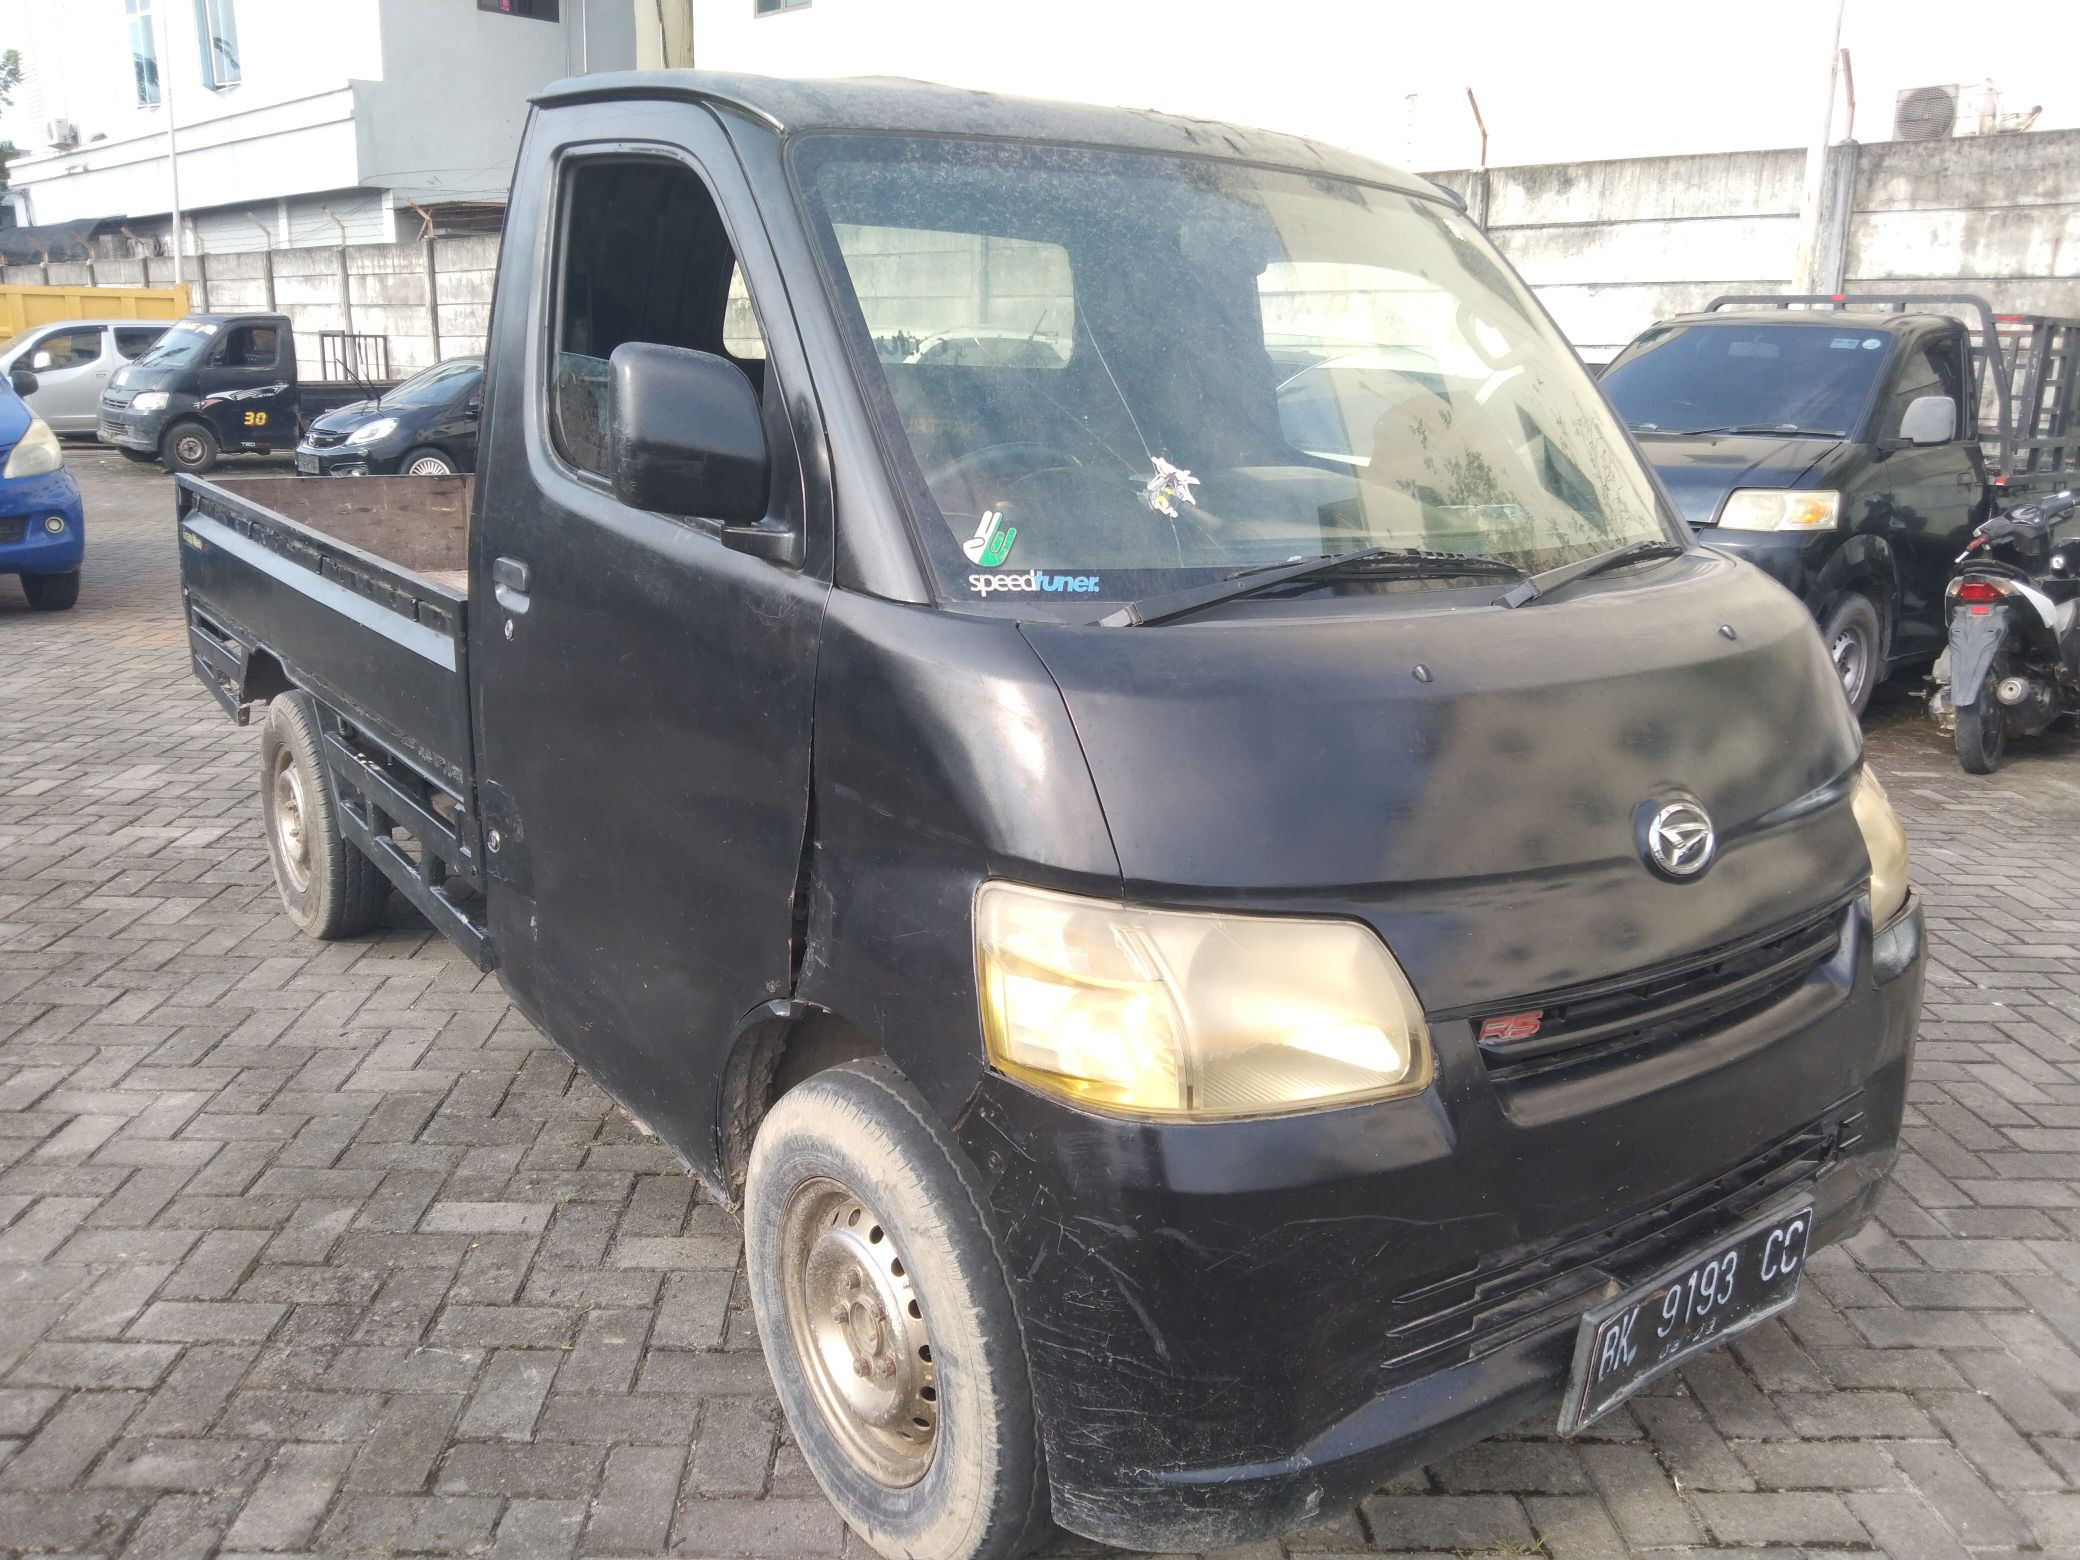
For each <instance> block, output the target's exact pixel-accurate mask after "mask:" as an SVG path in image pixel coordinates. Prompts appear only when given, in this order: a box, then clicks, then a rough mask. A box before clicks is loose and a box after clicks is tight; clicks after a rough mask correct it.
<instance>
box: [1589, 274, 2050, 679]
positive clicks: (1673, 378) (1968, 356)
mask: <svg viewBox="0 0 2080 1560" xmlns="http://www.w3.org/2000/svg"><path fill="white" fill-rule="evenodd" d="M2076 348H2080V320H2069V319H2059V318H2053V317H2049V316H2042V315H1997V314H1995V313H1994V312H1993V308H1992V305H1990V304H1989V303H1987V301H1986V300H1985V299H1983V298H1979V297H1975V296H1972V295H1969V294H1951V293H1939V294H1913V293H1909V294H1890V293H1873V294H1860V295H1852V294H1835V295H1831V296H1827V297H1806V296H1777V295H1774V294H1770V295H1757V296H1734V297H1725V298H1718V299H1714V300H1713V301H1712V303H1711V305H1710V307H1709V308H1708V309H1706V311H1705V312H1703V313H1701V314H1685V315H1680V316H1677V317H1676V318H1674V319H1669V320H1664V321H1662V322H1661V323H1660V324H1657V325H1655V326H1653V327H1652V328H1651V329H1649V330H1647V331H1646V332H1644V333H1643V334H1642V335H1641V336H1640V337H1639V338H1638V339H1637V340H1635V341H1634V342H1632V344H1631V345H1630V346H1628V347H1626V349H1625V350H1624V351H1623V352H1622V353H1620V354H1619V355H1618V356H1617V357H1616V358H1614V359H1612V361H1611V364H1610V366H1609V367H1608V368H1606V369H1605V370H1604V371H1603V388H1604V392H1605V394H1607V395H1608V396H1609V397H1610V398H1611V403H1612V404H1613V405H1614V406H1615V407H1616V408H1617V409H1618V413H1619V415H1620V416H1622V417H1623V418H1624V419H1625V421H1626V422H1627V423H1628V424H1630V425H1631V427H1632V430H1633V433H1634V436H1635V437H1637V439H1638V440H1639V444H1640V449H1641V452H1642V453H1643V454H1644V455H1645V456H1646V458H1647V462H1648V464H1650V465H1651V466H1653V468H1654V470H1655V472H1656V473H1657V474H1658V475H1659V476H1660V478H1661V480H1662V482H1663V484H1664V485H1665V486H1666V487H1667V489H1668V491H1669V494H1670V496H1671V497H1673V498H1674V500H1675V502H1676V504H1677V507H1679V508H1680V509H1681V510H1682V512H1683V517H1684V518H1685V519H1686V520H1688V521H1689V522H1690V524H1691V525H1693V526H1698V527H1702V528H1705V529H1704V530H1703V536H1704V539H1705V540H1706V541H1707V542H1709V543H1710V544H1711V545H1712V546H1714V547H1717V548H1720V549H1722V550H1724V551H1728V552H1732V553H1735V554H1737V555H1738V556H1740V557H1742V558H1745V559H1747V560H1748V561H1749V562H1751V563H1754V564H1756V565H1757V566H1759V567H1760V568H1762V569H1764V570H1765V571H1767V572H1768V573H1769V574H1770V575H1772V576H1773V577H1774V578H1776V579H1777V580H1778V581H1779V582H1781V583H1782V584H1783V585H1785V586H1786V587H1787V588H1788V589H1790V590H1791V591H1793V592H1794V593H1795V594H1796V595H1797V596H1798V597H1799V599H1800V600H1802V601H1803V602H1805V604H1806V606H1807V607H1808V608H1809V609H1810V610H1811V611H1812V613H1813V616H1814V618H1815V619H1816V620H1817V621H1818V622H1819V624H1820V632H1821V637H1822V638H1823V639H1824V640H1825V641H1826V642H1827V646H1828V652H1829V654H1830V655H1831V656H1832V657H1833V659H1834V663H1835V669H1836V671H1837V673H1838V674H1839V676H1840V677H1841V681H1842V691H1843V692H1844V693H1845V694H1846V695H1847V696H1848V699H1849V706H1850V708H1851V709H1853V710H1854V711H1855V712H1856V713H1857V714H1859V715H1861V714H1862V713H1863V709H1864V705H1865V704H1866V703H1867V702H1868V701H1869V699H1870V695H1871V690H1872V688H1874V687H1875V686H1876V685H1877V684H1878V683H1879V682H1880V681H1882V680H1883V679H1884V678H1885V677H1887V676H1889V675H1890V674H1891V673H1893V672H1895V671H1898V670H1901V669H1902V668H1907V667H1913V666H1921V665H1925V664H1927V663H1928V662H1930V661H1932V660H1934V659H1935V657H1936V656H1937V655H1938V654H1940V653H1941V651H1942V649H1943V644H1944V632H1945V627H1944V619H1943V587H1944V584H1945V582H1946V581H1947V580H1948V578H1949V573H1950V565H1951V562H1952V560H1953V559H1955V558H1956V556H1957V555H1958V553H1959V552H1960V551H1962V550H1963V548H1964V545H1965V543H1966V542H1968V541H1969V540H1970V539H1971V534H1972V529H1973V527H1974V526H1976V525H1978V523H1979V522H1980V521H1981V520H1984V519H1985V518H1986V516H1987V514H1988V513H1989V512H1990V506H1991V505H1992V504H1993V503H1994V502H1995V501H1996V499H1999V500H2000V501H2003V502H2005V501H2007V500H2009V499H2015V500H2020V499H2022V498H2025V497H2028V496H2030V495H2031V494H2039V493H2044V492H2049V491H2055V490H2056V489H2057V488H2058V487H2060V486H2063V485H2065V484H2066V483H2067V482H2069V481H2070V474H2071V472H2072V471H2073V470H2074V469H2075V467H2080V425H2076V423H2075V420H2074V419H2075V413H2076V407H2080V398H2076V395H2075V390H2074V378H2073V367H2072V365H2073V364H2074V362H2075V361H2076Z"/></svg>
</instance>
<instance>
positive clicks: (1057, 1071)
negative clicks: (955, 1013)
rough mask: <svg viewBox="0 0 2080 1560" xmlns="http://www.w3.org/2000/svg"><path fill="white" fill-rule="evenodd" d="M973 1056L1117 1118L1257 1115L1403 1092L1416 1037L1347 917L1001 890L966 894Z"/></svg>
mask: <svg viewBox="0 0 2080 1560" xmlns="http://www.w3.org/2000/svg"><path fill="white" fill-rule="evenodd" d="M975 964H976V975H977V979H978V982H979V984H980V990H981V998H982V1031H983V1039H984V1042H985V1044H986V1045H987V1047H988V1050H989V1057H990V1060H991V1061H992V1062H993V1063H995V1064H996V1066H997V1067H999V1068H1000V1069H1002V1070H1003V1071H1004V1072H1006V1073H1009V1074H1010V1075H1012V1076H1013V1077H1015V1078H1020V1079H1023V1080H1024V1081H1026V1082H1027V1083H1030V1084H1033V1085H1034V1086H1035V1087H1038V1088H1042V1089H1045V1090H1047V1091H1048V1092H1050V1093H1053V1094H1058V1095H1061V1096H1063V1097H1065V1098H1067V1099H1070V1100H1074V1101H1075V1102H1077V1103H1079V1104H1083V1105H1089V1106H1093V1107H1096V1108H1098V1109H1105V1110H1114V1111H1120V1112H1125V1113H1129V1114H1134V1115H1148V1116H1170V1117H1189V1118H1203V1117H1226V1116H1257V1115H1274V1114H1278V1113H1281V1112H1287V1111H1296V1110H1310V1109H1316V1108H1319V1107H1322V1106H1325V1105H1340V1104H1347V1103H1350V1102H1353V1101H1357V1100H1370V1099H1382V1098H1386V1097H1388V1096H1391V1095H1397V1094H1412V1093H1414V1092H1416V1091H1417V1090H1419V1089H1422V1088H1423V1087H1425V1086H1426V1085H1427V1084H1428V1083H1429V1081H1430V1038H1429V1032H1428V1030H1427V1029H1426V1028H1425V1026H1424V1023H1423V1014H1422V1008H1421V1007H1420V1005H1419V1004H1418V1003H1417V1001H1416V995H1415V992H1414V990H1413V989H1412V988H1411V987H1410V986H1409V984H1408V978H1407V977H1406V976H1405V975H1403V974H1402V972H1401V967H1400V966H1399V965H1398V964H1396V963H1395V962H1394V958H1393V956H1392V955H1391V954H1390V953H1388V952H1387V949H1386V946H1385V944H1383V943H1382V942H1380V940H1379V938H1378V937H1377V936H1375V935H1374V934H1373V933H1372V931H1371V930H1370V929H1369V928H1367V927H1364V926H1361V925H1359V924H1357V923H1356V922H1354V921H1310V920H1301V919H1298V918H1294V917H1283V916H1276V917H1275V916H1243V915H1220V914H1203V913H1198V912H1188V911H1179V910H1151V909H1146V908H1143V907H1140V906H1135V905H1123V904H1116V903H1113V902H1110V901H1107V900H1098V899H1085V898H1082V897H1080V896H1078V895H1074V894H1059V893H1054V892H1051V891H1049V890H1045V889H1037V888H1027V887H1024V886H1022V885H1020V884H1016V883H1004V882H995V883H985V884H983V885H982V887H981V889H980V890H979V891H978V892H977V893H976V896H975Z"/></svg>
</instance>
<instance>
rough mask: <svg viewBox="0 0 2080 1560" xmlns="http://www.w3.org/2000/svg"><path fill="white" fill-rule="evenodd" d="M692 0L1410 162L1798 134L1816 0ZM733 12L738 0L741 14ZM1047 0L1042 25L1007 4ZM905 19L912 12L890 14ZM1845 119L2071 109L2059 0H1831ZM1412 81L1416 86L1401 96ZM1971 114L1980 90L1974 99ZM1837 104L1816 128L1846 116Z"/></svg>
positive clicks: (1642, 149)
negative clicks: (1841, 56)
mask: <svg viewBox="0 0 2080 1560" xmlns="http://www.w3.org/2000/svg"><path fill="white" fill-rule="evenodd" d="M749 11H750V7H749V5H748V4H746V3H745V0H697V11H696V16H697V23H696V26H697V34H696V51H697V55H698V58H699V62H700V63H702V64H706V65H710V66H714V67H717V68H737V69H758V70H766V71H771V72H777V73H783V74H784V73H789V72H795V71H798V72H800V73H803V74H816V75H821V74H860V75H867V74H882V73H886V74H894V75H906V76H915V77H919V78H922V79H927V80H942V81H951V82H954V83H956V84H959V85H970V86H979V87H991V88H996V89H998V90H1005V91H1019V92H1027V93H1031V94H1034V95H1038V96H1056V97H1073V98H1080V99H1084V100H1087V101H1094V102H1111V103H1119V104H1125V105H1131V106H1146V107H1156V108H1164V109H1170V110H1173V111H1176V112H1183V113H1197V114H1204V115H1207V116H1209V117H1214V118H1230V119H1236V120H1242V121H1245V122H1251V123H1256V124H1260V125H1266V126H1268V127H1270V128H1274V129H1281V130H1293V131H1298V132H1301V133H1304V134H1310V135H1314V136H1318V137H1320V138H1322V139H1324V140H1328V141H1331V142H1335V143H1337V144H1341V145H1345V146H1351V147H1354V148H1356V149H1358V150H1361V151H1364V152H1366V153H1369V154H1371V155H1373V156H1378V157H1383V158H1385V159H1387V160H1389V161H1392V162H1399V163H1402V164H1404V165H1407V166H1414V167H1417V168H1425V169H1434V168H1447V167H1454V166H1463V165H1465V164H1469V163H1472V162H1475V161H1477V160H1478V157H1479V147H1480V141H1479V135H1478V132H1477V131H1476V129H1475V126H1474V121H1473V115H1472V112H1471V110H1470V109H1469V108H1468V106H1467V102H1466V89H1467V88H1468V87H1472V88H1474V89H1475V91H1476V93H1477V94H1478V96H1479V99H1480V106H1481V112H1482V114H1483V116H1484V117H1485V119H1486V121H1487V125H1488V132H1489V153H1488V155H1489V161H1490V162H1493V163H1526V162H1549V161H1570V160H1576V159H1587V158H1603V157H1625V156H1639V155H1650V154H1655V153H1670V152H1708V151H1729V150H1739V149H1747V148H1758V147H1772V146H1802V145H1806V144H1808V143H1809V142H1810V141H1811V140H1812V139H1813V137H1814V135H1815V134H1816V132H1817V130H1818V128H1819V126H1818V121H1819V115H1820V107H1821V103H1822V101H1823V99H1824V96H1825V90H1826V71H1827V64H1828V58H1829V51H1828V34H1829V32H1830V30H1831V29H1832V26H1833V21H1834V6H1833V4H1832V3H1831V0H1745V3H1742V4H1739V5H1733V6H1727V5H1710V6H1706V5H1698V4H1695V3H1691V4H1684V3H1682V0H1673V3H1672V0H1596V3H1594V4H1587V3H1583V0H1456V3H1453V0H1447V3H1444V4H1439V3H1436V0H1425V3H1423V4H1420V5H1415V4H1409V3H1406V0H1270V3H1267V0H1049V3H1046V4H1033V3H1031V0H997V3H991V0H905V3H903V4H900V5H897V4H888V5H885V6H884V5H883V4H881V3H878V0H812V3H811V5H810V7H809V8H808V9H806V10H804V11H801V12H798V13H794V14H792V15H781V16H778V17H769V18H764V19H761V20H758V21H756V22H753V21H752V20H751V18H750V16H749V14H748V13H749ZM740 13H742V14H740ZM1036 13H1037V14H1040V15H1043V16H1044V17H1046V20H1045V21H1044V22H1043V23H1040V24H1037V25H1036V24H1032V23H1021V22H1015V21H1008V20H1006V18H1007V17H1020V16H1025V17H1030V16H1033V15H1035V14H1036ZM897 17H900V18H902V19H903V21H904V22H905V23H908V24H909V25H890V23H891V20H892V19H893V18H897ZM1842 42H1843V44H1844V45H1845V46H1846V47H1847V48H1848V49H1849V51H1850V57H1851V64H1852V71H1853V76H1854V81H1855V89H1856V98H1857V109H1856V120H1855V134H1856V137H1857V139H1859V140H1865V141H1876V140H1887V139H1890V138H1891V135H1892V111H1893V104H1894V100H1895V98H1896V96H1897V94H1898V92H1899V91H1900V89H1902V88H1905V87H1914V86H1923V85H1931V84H1943V85H1950V84H1955V83H1960V82H1962V83H1966V84H1968V85H1970V86H1971V87H1972V88H1973V96H1972V101H1973V103H1974V105H1976V103H1977V101H1978V92H1979V89H1980V87H1981V86H1982V84H1983V82H1984V80H1985V78H1987V77H1989V76H1991V77H1992V78H1994V80H1995V82H1996V84H1997V86H1998V88H1999V90H2000V93H2001V102H2002V106H2003V108H2004V109H2007V110H2013V109H2017V108H2027V107H2030V106H2032V105H2037V104H2041V105H2043V107H2044V109H2045V113H2044V115H2043V116H2042V117H2041V118H2040V119H2039V120H2038V125H2039V126H2041V127H2044V128H2052V127H2064V126H2072V125H2080V76H2076V74H2075V73H2074V71H2073V70H2072V67H2071V61H2072V60H2074V59H2075V58H2080V6H2075V5H2073V4H2072V3H2071V0H1975V3H1973V4H1971V5H1970V6H1968V7H1963V8H1960V7H1959V6H1958V5H1957V4H1956V3H1955V0H1847V4H1846V7H1845V17H1844V22H1843V30H1842ZM1411 93H1413V94H1414V101H1413V102H1411V101H1410V100H1409V95H1410V94H1411ZM1974 113H1975V114H1976V106H1975V109H1974ZM1846 120H1847V115H1846V110H1845V109H1838V111H1837V117H1836V119H1835V125H1834V136H1835V138H1836V139H1840V138H1842V137H1843V136H1844V135H1845V134H1846V133H1847V123H1846Z"/></svg>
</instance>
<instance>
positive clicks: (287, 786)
mask: <svg viewBox="0 0 2080 1560" xmlns="http://www.w3.org/2000/svg"><path fill="white" fill-rule="evenodd" d="M274 839H275V856H276V858H277V859H278V860H280V862H281V864H282V870H283V871H285V872H287V873H288V874H289V882H290V883H291V884H292V885H293V886H294V887H295V889H296V891H297V892H298V893H299V894H300V893H302V892H303V891H304V890H305V889H307V888H309V887H310V886H311V837H310V809H309V807H308V806H307V805H306V799H305V797H304V794H303V775H302V773H301V772H300V771H299V770H298V769H297V767H296V760H295V758H294V757H293V756H292V755H290V754H289V753H287V752H284V753H283V754H282V756H281V758H280V760H279V761H277V763H276V765H275V771H274Z"/></svg>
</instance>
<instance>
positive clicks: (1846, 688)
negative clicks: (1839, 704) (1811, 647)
mask: <svg viewBox="0 0 2080 1560" xmlns="http://www.w3.org/2000/svg"><path fill="white" fill-rule="evenodd" d="M1820 640H1821V643H1823V644H1825V645H1826V646H1827V656H1828V659H1829V660H1831V661H1832V662H1834V669H1835V676H1836V677H1837V678H1839V679H1840V681H1841V684H1842V696H1843V697H1844V698H1846V699H1847V700H1848V701H1849V713H1850V714H1852V715H1854V716H1855V717H1856V718H1857V719H1858V720H1861V719H1862V718H1863V712H1864V709H1865V707H1866V706H1867V705H1869V703H1870V702H1871V690H1872V689H1873V688H1875V687H1877V686H1878V683H1879V682H1880V680H1881V679H1882V678H1883V676H1884V671H1885V666H1884V662H1883V660H1882V659H1881V656H1882V655H1883V652H1884V644H1885V629H1884V625H1883V624H1882V623H1881V622H1880V621H1879V618H1878V609H1877V608H1876V607H1875V606H1873V605H1871V600H1870V598H1869V597H1868V596H1865V595H1862V594H1861V593H1859V592H1857V591H1853V590H1852V591H1850V592H1849V593H1848V594H1847V595H1846V596H1844V597H1842V599H1841V602H1840V604H1839V605H1837V606H1836V607H1835V609H1834V611H1833V612H1832V613H1831V614H1829V616H1828V619H1827V622H1826V624H1825V626H1823V627H1822V628H1821V630H1820Z"/></svg>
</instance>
